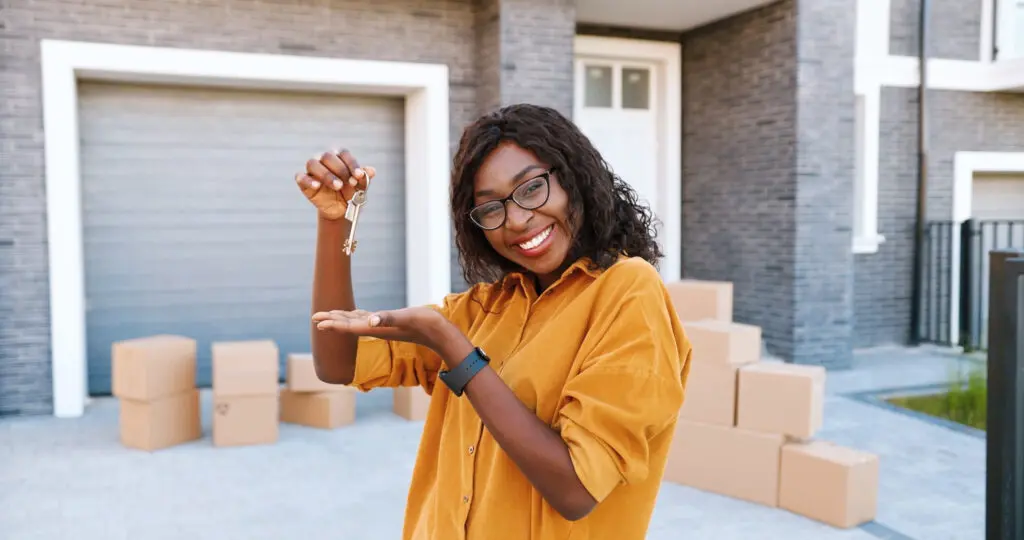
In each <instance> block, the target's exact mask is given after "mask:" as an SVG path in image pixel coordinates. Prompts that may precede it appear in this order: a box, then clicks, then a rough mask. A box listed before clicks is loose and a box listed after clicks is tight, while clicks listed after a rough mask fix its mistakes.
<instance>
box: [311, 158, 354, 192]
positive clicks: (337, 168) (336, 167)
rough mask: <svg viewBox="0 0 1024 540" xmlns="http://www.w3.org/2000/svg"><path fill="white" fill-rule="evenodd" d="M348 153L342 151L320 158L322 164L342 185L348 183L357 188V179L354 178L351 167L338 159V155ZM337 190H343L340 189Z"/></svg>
mask: <svg viewBox="0 0 1024 540" xmlns="http://www.w3.org/2000/svg"><path fill="white" fill-rule="evenodd" d="M344 152H347V150H341V151H340V152H324V154H323V155H322V156H320V164H321V165H323V166H324V167H326V168H327V170H329V171H330V172H331V173H332V174H333V175H334V177H335V178H337V179H338V181H339V182H341V184H342V185H344V184H345V183H347V184H348V185H350V186H352V187H355V185H356V179H355V178H353V177H352V173H351V170H352V169H350V168H349V166H348V165H347V164H346V163H345V162H344V161H342V160H341V158H340V157H338V154H340V153H344ZM337 189H341V188H340V187H339V188H337Z"/></svg>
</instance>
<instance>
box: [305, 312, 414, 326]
mask: <svg viewBox="0 0 1024 540" xmlns="http://www.w3.org/2000/svg"><path fill="white" fill-rule="evenodd" d="M312 318H313V322H315V323H316V326H317V328H319V329H321V330H323V329H328V328H333V329H337V330H349V331H359V330H367V329H370V328H386V327H390V326H393V325H394V323H395V317H394V315H393V314H392V313H391V312H388V311H383V312H379V313H371V312H368V311H365V310H362V309H356V310H352V311H344V310H334V311H320V312H317V313H314V314H313V317H312Z"/></svg>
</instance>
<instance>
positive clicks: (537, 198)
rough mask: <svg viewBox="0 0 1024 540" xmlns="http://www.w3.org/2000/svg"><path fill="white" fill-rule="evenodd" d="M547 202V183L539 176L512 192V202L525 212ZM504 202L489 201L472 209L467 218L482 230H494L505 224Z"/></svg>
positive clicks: (545, 179) (544, 178)
mask: <svg viewBox="0 0 1024 540" xmlns="http://www.w3.org/2000/svg"><path fill="white" fill-rule="evenodd" d="M547 200H548V181H547V177H546V176H540V177H537V178H534V179H532V180H529V181H528V182H526V183H524V184H522V185H520V186H519V187H517V188H516V190H515V191H514V192H512V201H513V202H515V203H516V204H518V205H519V206H520V207H522V208H523V209H525V210H535V209H537V208H540V207H541V206H542V205H543V204H544V203H546V202H547ZM505 209H506V207H505V202H504V201H489V202H486V203H484V204H481V205H480V206H477V207H476V208H474V209H473V210H472V211H471V212H470V213H469V217H470V219H472V220H473V221H474V222H475V223H476V224H477V225H478V226H480V227H481V228H484V229H488V230H490V229H496V228H498V227H500V226H501V225H502V224H503V223H504V222H505Z"/></svg>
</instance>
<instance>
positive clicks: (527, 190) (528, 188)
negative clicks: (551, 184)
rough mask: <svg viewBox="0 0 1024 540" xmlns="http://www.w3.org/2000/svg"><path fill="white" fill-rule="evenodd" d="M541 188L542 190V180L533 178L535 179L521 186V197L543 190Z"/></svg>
mask: <svg viewBox="0 0 1024 540" xmlns="http://www.w3.org/2000/svg"><path fill="white" fill-rule="evenodd" d="M543 188H544V180H543V179H541V178H535V179H533V180H530V181H529V182H527V183H525V184H523V187H522V188H521V189H522V194H523V195H531V194H533V193H535V192H537V191H538V190H540V189H543Z"/></svg>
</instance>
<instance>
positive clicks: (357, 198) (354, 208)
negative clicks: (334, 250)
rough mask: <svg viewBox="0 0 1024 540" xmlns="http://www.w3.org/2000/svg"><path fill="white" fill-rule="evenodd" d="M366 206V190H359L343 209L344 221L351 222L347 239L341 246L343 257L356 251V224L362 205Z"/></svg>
mask: <svg viewBox="0 0 1024 540" xmlns="http://www.w3.org/2000/svg"><path fill="white" fill-rule="evenodd" d="M364 204H366V190H363V189H360V190H358V191H356V192H355V193H353V194H352V200H350V201H349V202H348V208H346V209H345V219H347V220H349V221H351V222H352V227H351V228H349V230H348V239H346V240H345V243H344V244H343V245H342V250H344V252H345V255H352V253H353V252H355V250H356V244H358V242H356V223H357V222H358V221H359V210H360V209H362V207H363V205H364Z"/></svg>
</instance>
